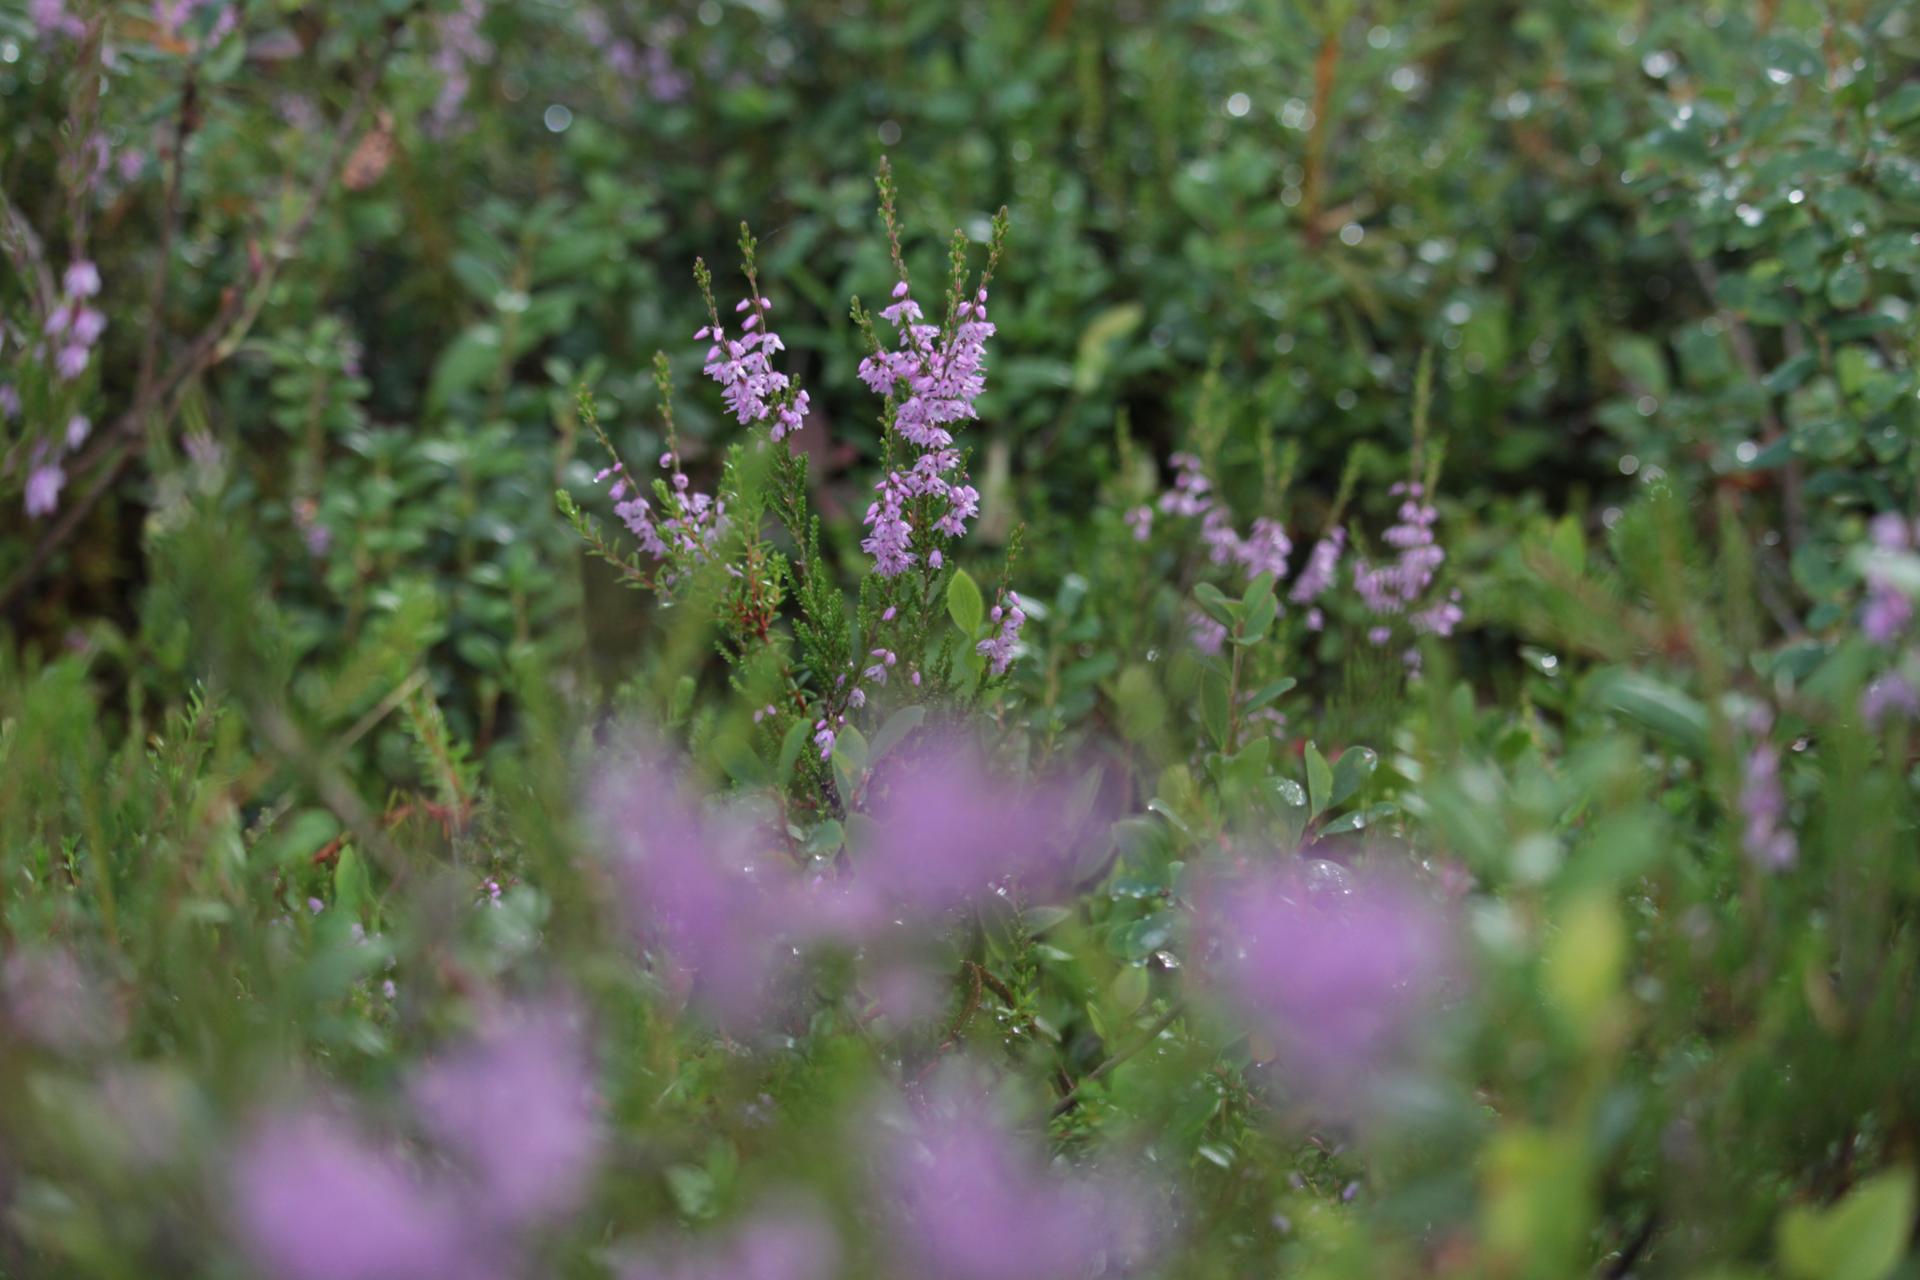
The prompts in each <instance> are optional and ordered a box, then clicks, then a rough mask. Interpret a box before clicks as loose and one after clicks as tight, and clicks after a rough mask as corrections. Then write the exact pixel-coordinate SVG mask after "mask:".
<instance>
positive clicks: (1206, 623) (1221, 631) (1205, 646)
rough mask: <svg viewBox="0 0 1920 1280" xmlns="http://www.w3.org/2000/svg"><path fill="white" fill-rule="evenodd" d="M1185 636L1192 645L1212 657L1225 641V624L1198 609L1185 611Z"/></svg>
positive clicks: (1223, 645)
mask: <svg viewBox="0 0 1920 1280" xmlns="http://www.w3.org/2000/svg"><path fill="white" fill-rule="evenodd" d="M1187 637H1188V639H1190V640H1192V641H1193V647H1194V648H1196V649H1198V650H1199V651H1200V652H1201V653H1204V654H1206V655H1207V656H1208V657H1212V656H1214V655H1215V654H1217V653H1219V652H1220V650H1221V649H1222V648H1224V647H1225V646H1226V643H1227V628H1226V624H1225V623H1223V622H1219V621H1217V620H1215V619H1214V618H1213V617H1211V616H1210V615H1208V614H1205V613H1202V612H1201V611H1200V610H1198V609H1189V610H1188V611H1187Z"/></svg>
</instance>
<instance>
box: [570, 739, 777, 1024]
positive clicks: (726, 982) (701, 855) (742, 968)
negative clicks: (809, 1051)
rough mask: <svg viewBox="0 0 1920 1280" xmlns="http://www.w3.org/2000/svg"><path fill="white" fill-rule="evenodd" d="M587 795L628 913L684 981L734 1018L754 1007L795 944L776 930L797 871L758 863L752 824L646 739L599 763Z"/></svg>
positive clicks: (712, 1009)
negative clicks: (688, 778) (708, 797)
mask: <svg viewBox="0 0 1920 1280" xmlns="http://www.w3.org/2000/svg"><path fill="white" fill-rule="evenodd" d="M589 807H590V810H591V812H592V815H593V820H594V822H595V825H596V826H597V828H598V830H599V834H600V838H601V841H602V844H603V847H605V848H606V850H607V851H608V855H609V859H610V862H611V865H612V868H613V872H614V875H615V877H616V879H617V881H618V883H619V886H620V889H621V891H622V897H623V899H624V902H623V906H624V907H625V909H626V915H627V917H628V919H629V921H630V923H631V924H632V925H633V927H634V928H636V929H637V930H638V931H639V933H640V935H641V937H642V939H643V940H644V941H645V942H646V943H647V944H648V945H653V946H657V947H659V948H660V949H661V950H662V952H664V955H665V958H666V959H667V960H668V961H669V962H670V964H671V966H672V968H673V970H674V981H675V985H676V987H677V988H678V989H679V991H680V993H681V994H682V995H683V996H685V997H687V998H690V999H692V1000H694V1001H695V1002H697V1003H698V1004H700V1005H702V1006H703V1007H704V1008H705V1009H706V1010H707V1011H708V1012H709V1013H711V1014H712V1015H714V1016H715V1017H716V1018H718V1019H719V1020H720V1021H721V1022H722V1023H724V1024H727V1025H730V1026H739V1025H741V1024H744V1023H747V1022H750V1021H752V1020H753V1019H755V1018H756V1017H758V1016H759V1015H760V1014H761V1013H762V1012H763V1011H764V1010H765V1008H766V1007H767V1005H768V1003H769V1002H770V1000H771V998H772V995H773V986H774V981H775V978H776V977H777V975H778V973H779V971H780V970H781V968H782V967H783V966H784V964H785V962H786V959H787V958H788V957H789V956H790V954H791V953H790V951H789V950H788V949H787V948H786V947H785V946H783V944H782V942H781V935H782V933H783V932H784V929H783V926H784V925H785V924H786V923H787V921H788V919H789V912H788V910H787V905H786V904H787V901H788V899H789V898H790V896H791V894H792V887H793V883H794V880H795V877H794V876H793V875H792V874H791V873H790V872H788V871H787V869H786V868H784V867H773V868H768V867H765V866H763V865H762V859H761V852H762V845H763V842H762V841H761V839H760V837H759V833H758V829H757V828H758V824H756V823H754V822H753V821H751V820H750V819H749V818H748V817H747V816H746V815H744V814H741V813H739V812H733V813H728V812H724V811H721V810H719V809H717V808H716V807H713V806H709V805H708V804H706V803H704V802H703V801H702V800H701V798H700V797H699V796H698V795H697V794H696V793H694V792H693V791H692V789H691V788H690V787H688V786H687V785H686V784H685V783H684V782H683V781H682V780H681V779H680V777H679V776H678V768H677V766H676V764H675V763H674V761H673V760H672V758H671V757H670V756H669V755H668V754H667V753H666V752H664V751H662V750H660V749H658V748H655V747H651V746H648V745H634V746H631V747H628V748H626V749H624V750H622V751H620V752H617V753H616V754H615V755H614V757H613V758H612V760H611V762H610V763H608V764H606V765H603V766H602V767H601V768H600V770H599V773H598V776H597V777H596V779H595V781H594V783H593V785H592V788H591V793H590V796H589Z"/></svg>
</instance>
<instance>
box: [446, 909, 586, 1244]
mask: <svg viewBox="0 0 1920 1280" xmlns="http://www.w3.org/2000/svg"><path fill="white" fill-rule="evenodd" d="M496 889H497V886H496ZM408 1092H409V1096H410V1097H411V1098H412V1100H413V1104H414V1107H415V1110H416V1111H417V1112H418V1114H419V1116H420V1119H421V1123H422V1124H423V1125H424V1126H425V1128H426V1130H427V1131H428V1132H429V1133H431V1134H432V1135H433V1137H434V1139H435V1140H436V1141H437V1142H438V1143H439V1144H440V1145H441V1146H442V1147H444V1148H445V1149H446V1150H448V1151H449V1152H451V1153H453V1154H454V1155H455V1156H457V1157H458V1158H459V1159H460V1161H461V1163H462V1165H463V1166H464V1167H465V1169H466V1170H467V1172H468V1173H469V1174H470V1175H471V1176H472V1177H473V1179H474V1181H475V1184H476V1188H477V1190H478V1192H479V1195H480V1198H481V1199H480V1203H481V1204H482V1205H484V1206H485V1208H486V1210H487V1211H488V1212H489V1213H491V1214H497V1215H499V1216H500V1217H502V1218H504V1219H505V1220H507V1221H509V1222H511V1223H514V1224H516V1225H518V1224H524V1223H531V1222H551V1221H554V1220H556V1219H558V1218H560V1217H562V1216H564V1215H565V1214H567V1213H569V1212H571V1211H572V1210H574V1209H575V1208H577V1207H578V1205H579V1203H580V1200H581V1197H582V1195H583V1194H584V1193H585V1190H586V1187H587V1181H588V1179H589V1178H590V1177H591V1176H592V1175H593V1171H594V1167H595V1165H596V1164H597V1163H598V1162H599V1158H600V1150H601V1145H602V1130H601V1123H600V1117H599V1114H598V1106H597V1103H596V1098H595V1093H594V1072H593V1063H592V1061H591V1056H590V1053H589V1051H588V1047H587V1044H586V1040H585V1037H584V1036H583V1034H582V1032H581V1029H580V1027H579V1025H578V1020H577V1018H575V1017H573V1016H571V1015H570V1013H569V1012H568V1011H567V1010H566V1009H564V1007H560V1008H554V1009H544V1010H541V1009H532V1008H525V1009H516V1010H512V1011H508V1012H505V1013H502V1014H499V1015H496V1016H495V1017H494V1018H493V1019H492V1021H491V1023H490V1024H489V1025H487V1026H486V1027H485V1028H484V1029H483V1030H482V1031H481V1032H480V1034H479V1035H478V1036H477V1037H475V1038H474V1040H473V1041H472V1042H471V1043H469V1044H466V1045H464V1046H462V1047H460V1048H458V1049H456V1050H454V1051H453V1052H451V1053H449V1054H447V1055H446V1056H444V1057H442V1058H440V1059H438V1060H436V1061H433V1062H429V1063H428V1064H427V1065H426V1066H425V1067H424V1068H422V1069H421V1070H420V1071H419V1072H418V1073H417V1074H416V1075H415V1076H414V1078H413V1080H412V1083H411V1087H410V1089H409V1091H408Z"/></svg>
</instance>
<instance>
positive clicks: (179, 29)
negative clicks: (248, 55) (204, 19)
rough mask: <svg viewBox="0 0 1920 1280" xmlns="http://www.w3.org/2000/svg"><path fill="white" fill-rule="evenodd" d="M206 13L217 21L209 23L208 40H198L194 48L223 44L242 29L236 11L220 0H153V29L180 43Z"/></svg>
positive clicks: (195, 41)
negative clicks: (233, 33) (188, 29)
mask: <svg viewBox="0 0 1920 1280" xmlns="http://www.w3.org/2000/svg"><path fill="white" fill-rule="evenodd" d="M203 12H211V13H212V14H213V19H212V21H211V22H210V23H208V26H207V32H206V36H205V38H204V40H201V39H195V40H194V41H192V42H191V47H193V48H201V47H211V46H213V45H216V44H219V43H220V42H221V41H222V40H224V39H226V38H227V36H228V35H230V34H231V33H232V32H233V30H234V29H235V28H236V27H238V26H239V25H240V19H239V16H238V15H237V14H236V13H235V12H234V7H233V6H232V5H231V4H222V3H218V0H153V25H154V26H155V27H157V28H159V30H160V33H161V34H162V35H164V36H165V37H167V38H168V39H169V40H180V39H182V38H183V36H184V35H185V34H186V29H187V27H188V26H189V25H190V24H192V23H193V22H195V21H196V20H197V19H199V17H200V15H201V14H202V13H203Z"/></svg>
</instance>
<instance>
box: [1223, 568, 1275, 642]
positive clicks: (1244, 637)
mask: <svg viewBox="0 0 1920 1280" xmlns="http://www.w3.org/2000/svg"><path fill="white" fill-rule="evenodd" d="M1260 576H1261V577H1263V578H1264V577H1266V575H1265V574H1262V575H1260ZM1249 594H1251V592H1249ZM1279 613H1280V602H1279V601H1278V600H1275V599H1274V598H1273V584H1272V582H1271V581H1269V582H1268V584H1267V590H1266V591H1264V592H1262V593H1261V594H1259V595H1258V596H1254V597H1253V598H1252V599H1251V601H1242V602H1241V615H1240V625H1239V626H1237V627H1235V628H1234V631H1233V642H1234V643H1235V644H1240V645H1249V644H1259V643H1260V642H1261V641H1262V640H1264V639H1266V638H1267V629H1268V628H1270V627H1271V626H1273V620H1274V618H1276V617H1278V616H1279Z"/></svg>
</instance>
